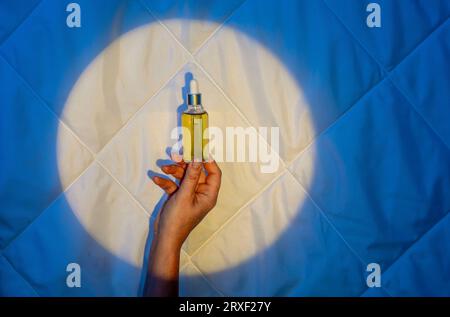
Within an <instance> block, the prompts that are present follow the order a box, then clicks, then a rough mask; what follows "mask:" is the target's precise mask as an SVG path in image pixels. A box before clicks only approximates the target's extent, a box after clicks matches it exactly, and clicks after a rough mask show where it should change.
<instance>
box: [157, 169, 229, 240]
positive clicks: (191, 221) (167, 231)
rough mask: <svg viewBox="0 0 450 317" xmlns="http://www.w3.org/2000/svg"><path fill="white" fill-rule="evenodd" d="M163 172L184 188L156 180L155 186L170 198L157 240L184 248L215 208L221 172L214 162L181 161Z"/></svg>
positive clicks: (160, 219) (163, 179)
mask: <svg viewBox="0 0 450 317" xmlns="http://www.w3.org/2000/svg"><path fill="white" fill-rule="evenodd" d="M203 168H204V169H203ZM161 169H162V171H163V172H164V173H166V174H168V175H172V176H174V177H175V178H176V179H178V180H179V181H181V184H180V186H179V187H178V185H177V184H176V183H175V182H173V181H172V180H170V179H165V178H162V177H157V176H155V177H153V181H154V182H155V184H157V185H158V186H159V187H161V188H162V189H163V190H164V191H165V192H166V193H167V194H168V195H169V199H168V200H167V202H166V203H165V205H164V207H163V209H162V210H161V212H160V213H159V215H158V218H157V220H156V222H155V237H156V239H157V240H158V241H164V242H166V243H169V244H170V245H171V246H173V247H175V248H181V245H182V244H183V242H184V241H185V240H186V238H187V237H188V235H189V233H190V232H191V231H192V230H193V229H194V228H195V226H196V225H197V224H198V223H199V222H200V221H201V220H202V219H203V218H204V217H205V216H206V214H207V213H208V212H209V211H210V210H211V209H212V208H213V207H214V206H215V205H216V202H217V196H218V193H219V189H220V182H221V175H222V172H221V170H220V168H219V166H218V165H217V163H216V162H215V161H209V162H204V163H200V162H192V163H189V164H186V163H185V162H183V161H181V162H179V163H177V164H172V165H166V166H163V167H162V168H161ZM205 171H206V173H205Z"/></svg>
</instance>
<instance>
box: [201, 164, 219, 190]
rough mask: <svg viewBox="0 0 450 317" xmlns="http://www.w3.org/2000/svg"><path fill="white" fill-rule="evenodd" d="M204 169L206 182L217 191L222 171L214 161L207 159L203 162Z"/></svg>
mask: <svg viewBox="0 0 450 317" xmlns="http://www.w3.org/2000/svg"><path fill="white" fill-rule="evenodd" d="M204 166H205V169H206V171H207V172H208V176H206V181H205V182H206V184H207V185H208V186H209V187H211V189H213V190H215V191H219V188H220V183H221V180H222V171H221V170H220V168H219V165H217V163H216V161H208V162H205V163H204Z"/></svg>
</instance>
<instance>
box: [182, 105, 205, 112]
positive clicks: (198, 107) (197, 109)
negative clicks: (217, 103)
mask: <svg viewBox="0 0 450 317" xmlns="http://www.w3.org/2000/svg"><path fill="white" fill-rule="evenodd" d="M186 112H188V113H203V112H205V109H203V106H202V105H200V104H199V105H188V108H187V110H186Z"/></svg>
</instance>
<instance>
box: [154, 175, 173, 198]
mask: <svg viewBox="0 0 450 317" xmlns="http://www.w3.org/2000/svg"><path fill="white" fill-rule="evenodd" d="M152 180H153V182H154V183H155V184H156V185H158V186H159V187H161V189H162V190H164V191H165V192H166V193H167V194H168V195H171V194H173V193H174V192H175V191H176V190H177V189H178V186H177V184H175V183H174V182H173V181H171V180H170V179H165V178H162V177H159V176H155V177H153V178H152Z"/></svg>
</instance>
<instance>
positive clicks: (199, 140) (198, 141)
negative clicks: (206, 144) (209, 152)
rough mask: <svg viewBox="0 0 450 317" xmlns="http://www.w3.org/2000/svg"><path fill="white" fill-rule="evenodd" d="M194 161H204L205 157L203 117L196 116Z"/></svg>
mask: <svg viewBox="0 0 450 317" xmlns="http://www.w3.org/2000/svg"><path fill="white" fill-rule="evenodd" d="M193 130H194V138H193V143H194V144H193V145H194V151H193V152H194V157H193V160H194V161H202V159H203V133H202V132H203V129H202V118H194V129H193Z"/></svg>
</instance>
